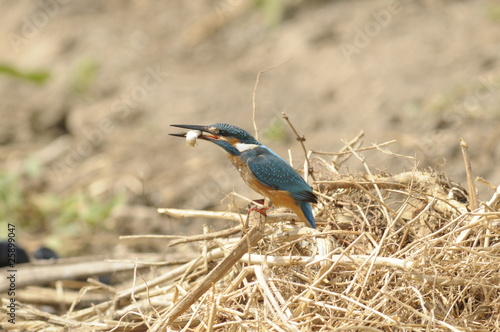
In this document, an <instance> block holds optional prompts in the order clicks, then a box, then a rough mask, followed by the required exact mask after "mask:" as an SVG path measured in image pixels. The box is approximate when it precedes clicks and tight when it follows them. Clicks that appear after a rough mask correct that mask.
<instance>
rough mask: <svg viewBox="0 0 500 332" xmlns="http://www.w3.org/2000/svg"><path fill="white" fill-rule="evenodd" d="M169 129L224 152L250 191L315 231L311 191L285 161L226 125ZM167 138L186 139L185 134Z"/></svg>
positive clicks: (216, 124)
mask: <svg viewBox="0 0 500 332" xmlns="http://www.w3.org/2000/svg"><path fill="white" fill-rule="evenodd" d="M172 127H178V128H183V129H189V130H197V131H199V136H198V137H197V138H199V139H203V140H206V141H210V142H212V143H215V144H217V145H218V146H220V147H221V148H223V149H224V150H225V151H226V152H227V154H228V158H229V160H231V162H232V163H233V165H234V166H235V167H236V169H237V170H238V171H239V172H240V175H241V177H242V178H243V180H244V181H245V182H246V183H247V184H248V186H249V187H250V188H252V189H253V190H254V191H256V192H258V193H260V194H261V195H263V196H265V197H267V198H269V200H271V202H273V204H274V205H276V206H281V207H286V208H288V209H290V210H292V211H293V212H294V213H295V214H297V216H299V218H300V219H302V220H303V221H305V222H307V223H308V224H309V226H310V227H312V228H316V224H315V222H314V216H313V213H312V209H311V204H310V203H317V197H316V195H314V193H313V192H312V189H311V187H310V186H309V185H308V184H307V182H306V181H304V179H303V178H302V177H301V176H300V175H299V174H298V173H297V172H296V171H295V170H294V169H293V168H292V167H291V166H290V165H289V164H288V163H287V162H286V161H284V160H283V159H282V158H281V157H280V156H278V155H277V154H276V153H274V152H273V151H272V150H271V149H269V148H268V147H266V146H264V145H262V144H261V143H259V142H258V141H257V140H256V139H255V138H253V137H252V135H250V134H249V133H248V132H246V131H245V130H243V129H241V128H238V127H236V126H232V125H229V124H226V123H215V124H212V125H209V126H198V125H172ZM170 135H172V136H177V137H186V133H182V134H170Z"/></svg>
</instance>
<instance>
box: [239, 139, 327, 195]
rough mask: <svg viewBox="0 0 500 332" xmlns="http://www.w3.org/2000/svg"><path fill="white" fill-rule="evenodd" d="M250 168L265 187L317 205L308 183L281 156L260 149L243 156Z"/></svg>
mask: <svg viewBox="0 0 500 332" xmlns="http://www.w3.org/2000/svg"><path fill="white" fill-rule="evenodd" d="M242 158H244V159H246V162H247V164H248V168H249V169H250V171H251V172H252V173H253V175H254V176H255V177H256V178H257V180H259V181H260V182H261V183H262V184H263V185H265V186H268V187H271V188H273V189H276V190H283V191H288V192H290V193H291V194H292V196H293V197H294V198H295V199H297V200H299V201H306V202H311V203H316V202H317V199H316V196H315V195H314V194H313V192H312V190H311V187H309V185H308V184H307V182H306V181H304V179H303V178H302V177H301V176H300V175H299V174H298V173H297V172H296V171H295V170H294V169H293V168H292V167H291V166H290V165H289V164H288V163H287V162H286V161H284V160H283V159H282V158H281V157H280V156H278V155H277V154H275V153H274V152H272V151H271V150H269V149H267V148H266V147H263V146H262V147H258V148H255V149H252V150H250V151H248V153H247V155H242Z"/></svg>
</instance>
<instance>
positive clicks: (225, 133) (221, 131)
mask: <svg viewBox="0 0 500 332" xmlns="http://www.w3.org/2000/svg"><path fill="white" fill-rule="evenodd" d="M219 135H221V136H227V131H225V130H220V129H219Z"/></svg>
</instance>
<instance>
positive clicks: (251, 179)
mask: <svg viewBox="0 0 500 332" xmlns="http://www.w3.org/2000/svg"><path fill="white" fill-rule="evenodd" d="M229 159H230V160H231V162H232V163H233V165H234V166H235V167H236V169H237V170H238V171H239V172H240V175H241V177H242V178H243V180H244V181H245V182H246V184H247V185H248V186H249V187H250V188H252V189H253V190H254V191H256V192H258V193H259V194H261V195H263V196H265V197H267V198H269V200H270V201H271V202H273V204H274V205H276V206H279V207H285V208H288V209H290V210H292V211H293V212H295V214H297V215H298V216H299V217H300V218H301V219H302V220H304V221H307V218H306V217H305V215H304V212H302V209H301V208H300V206H299V205H298V204H297V201H296V200H295V198H293V197H292V195H291V194H290V193H289V192H287V191H283V190H276V189H273V188H270V187H267V186H265V185H263V184H262V183H261V182H260V181H259V180H257V178H256V177H255V176H254V175H253V174H252V172H251V171H250V169H249V168H248V166H247V165H246V164H245V163H244V162H242V161H241V159H240V158H239V157H237V156H232V155H229Z"/></svg>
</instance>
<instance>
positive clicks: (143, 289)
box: [1, 142, 500, 331]
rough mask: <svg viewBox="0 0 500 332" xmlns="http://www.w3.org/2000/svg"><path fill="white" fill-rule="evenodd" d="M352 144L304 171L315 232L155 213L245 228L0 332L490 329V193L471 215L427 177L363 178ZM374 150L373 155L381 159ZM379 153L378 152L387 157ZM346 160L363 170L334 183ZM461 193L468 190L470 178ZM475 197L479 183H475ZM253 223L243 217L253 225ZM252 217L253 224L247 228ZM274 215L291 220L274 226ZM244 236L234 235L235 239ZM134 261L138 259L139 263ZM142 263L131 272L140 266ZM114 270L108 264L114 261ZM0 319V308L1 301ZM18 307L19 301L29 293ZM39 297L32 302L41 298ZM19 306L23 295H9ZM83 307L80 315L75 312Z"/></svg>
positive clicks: (493, 247)
mask: <svg viewBox="0 0 500 332" xmlns="http://www.w3.org/2000/svg"><path fill="white" fill-rule="evenodd" d="M353 143H356V142H350V143H347V144H346V149H344V150H343V151H341V152H340V153H338V154H334V155H333V158H334V162H327V161H326V160H325V159H323V158H324V156H325V154H324V153H322V154H320V153H318V154H315V153H312V154H311V153H309V154H308V156H309V162H310V165H311V166H312V167H314V175H315V178H316V181H315V183H314V188H315V190H316V192H317V194H318V197H319V198H320V202H319V204H317V205H316V207H315V214H316V218H317V221H318V224H319V226H320V227H319V229H318V230H312V229H309V228H303V227H299V225H302V224H301V223H297V224H293V223H290V220H291V219H293V215H290V214H286V213H285V214H283V213H271V214H270V215H269V216H268V217H267V218H266V224H265V225H263V223H262V220H260V219H259V218H261V217H259V216H260V215H257V216H256V215H255V214H254V213H253V214H250V216H251V218H250V220H247V218H246V216H241V215H239V214H237V213H226V212H221V213H213V212H208V211H207V212H204V211H181V210H174V209H162V210H161V212H162V213H168V214H171V215H179V214H180V215H183V216H185V217H186V216H187V217H189V216H190V215H195V216H200V215H203V216H206V217H212V218H228V219H233V220H244V221H245V220H246V221H247V222H248V223H250V227H247V226H245V225H242V226H240V227H236V228H235V229H231V230H228V231H224V232H219V233H215V234H203V235H199V236H196V237H190V238H180V239H175V240H174V241H175V242H174V243H173V244H180V243H185V242H190V241H202V243H204V246H203V248H204V249H203V250H202V251H201V253H200V254H199V255H198V256H197V257H195V258H193V259H191V260H190V261H188V262H187V263H184V264H179V265H178V266H176V267H167V268H166V270H165V272H164V273H162V274H161V275H160V276H158V277H156V278H154V279H148V280H143V279H142V276H141V274H140V273H139V272H136V273H134V280H130V283H129V284H128V285H127V287H126V288H125V287H122V288H121V289H120V287H113V288H111V287H105V286H103V285H101V286H99V285H98V284H97V283H96V284H94V285H93V287H94V288H99V287H101V290H104V289H105V291H106V294H108V297H107V298H105V299H103V298H102V297H101V298H99V297H96V298H95V299H94V302H93V303H92V305H89V304H88V301H86V300H85V299H86V296H87V295H86V294H85V291H84V290H83V289H82V291H81V296H77V297H76V299H75V294H71V296H72V297H71V301H73V305H71V307H70V308H69V309H68V310H66V311H62V310H59V311H58V313H57V314H49V313H46V312H44V311H43V310H41V307H38V306H37V305H35V304H36V303H38V302H35V301H33V303H32V305H27V304H20V305H19V306H18V308H17V317H18V323H17V324H16V325H15V326H12V325H10V324H8V323H6V322H5V320H4V317H6V315H5V314H3V315H2V327H3V328H4V329H6V330H9V329H12V328H16V329H26V330H30V331H35V330H43V331H52V330H54V331H58V330H61V329H62V328H63V327H64V328H69V329H71V330H88V331H146V330H148V331H166V330H184V331H216V330H217V331H268V330H269V331H332V330H335V331H494V330H497V331H498V330H500V314H499V313H500V221H499V220H500V187H498V188H497V189H496V191H495V192H494V194H493V195H492V197H491V199H490V200H489V201H487V202H483V203H481V202H479V203H477V204H478V205H477V208H476V209H474V210H472V211H470V209H469V208H470V206H469V201H468V195H467V194H466V190H464V189H463V188H462V187H461V186H460V185H458V184H455V183H453V182H452V181H450V180H449V179H448V178H447V177H446V176H445V175H443V174H438V173H436V172H434V171H411V172H404V173H401V174H397V175H394V176H388V175H385V174H379V175H376V174H373V173H372V171H371V169H370V168H369V167H368V165H367V163H366V162H365V160H364V157H363V156H362V155H361V154H360V152H359V151H362V150H366V148H360V149H359V150H356V148H353V147H355V146H356V144H353ZM382 146H384V145H378V146H373V147H371V148H372V149H379V150H381V151H382V148H381V147H382ZM383 151H384V152H386V150H383ZM350 157H355V158H357V159H358V160H359V162H360V163H361V164H362V165H363V166H364V167H365V171H366V172H364V173H363V174H359V175H352V176H345V175H344V176H339V175H337V174H338V173H337V170H338V167H339V164H340V163H343V162H345V161H346V160H347V159H349V158H350ZM469 188H472V189H474V186H472V187H471V183H469ZM474 190H475V189H474ZM252 216H253V217H252ZM252 218H255V220H252ZM283 220H287V221H286V222H284V221H283ZM242 229H243V230H244V231H243V234H244V237H243V238H242V235H241V234H240V235H234V234H235V233H237V232H240V231H241V230H242ZM141 262H142V263H144V259H143V258H142V259H141ZM137 267H139V266H137V265H136V268H137ZM110 268H111V269H112V264H111V263H110ZM2 301H3V303H2V309H1V310H2V311H3V312H5V310H6V304H7V302H6V301H7V300H6V299H3V300H2ZM25 301H26V302H25V303H28V302H29V297H25ZM38 301H39V299H38ZM19 302H20V301H19ZM77 303H78V304H80V305H82V304H84V303H87V304H86V307H84V308H79V309H78V310H76V309H75V308H76V304H77Z"/></svg>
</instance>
